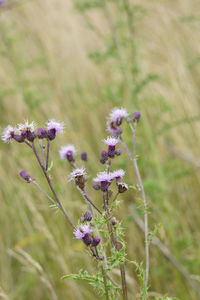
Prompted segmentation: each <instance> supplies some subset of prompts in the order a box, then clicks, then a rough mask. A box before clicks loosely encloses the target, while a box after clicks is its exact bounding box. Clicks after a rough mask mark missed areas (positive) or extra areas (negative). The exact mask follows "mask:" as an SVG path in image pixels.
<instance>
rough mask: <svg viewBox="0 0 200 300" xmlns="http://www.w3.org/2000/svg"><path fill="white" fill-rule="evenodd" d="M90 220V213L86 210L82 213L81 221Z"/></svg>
mask: <svg viewBox="0 0 200 300" xmlns="http://www.w3.org/2000/svg"><path fill="white" fill-rule="evenodd" d="M91 220H92V214H91V212H89V211H86V212H85V213H84V215H83V221H91Z"/></svg>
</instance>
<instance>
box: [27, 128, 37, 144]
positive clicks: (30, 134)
mask: <svg viewBox="0 0 200 300" xmlns="http://www.w3.org/2000/svg"><path fill="white" fill-rule="evenodd" d="M26 138H27V140H28V141H29V142H33V141H34V139H35V133H34V132H32V131H29V130H27V132H26Z"/></svg>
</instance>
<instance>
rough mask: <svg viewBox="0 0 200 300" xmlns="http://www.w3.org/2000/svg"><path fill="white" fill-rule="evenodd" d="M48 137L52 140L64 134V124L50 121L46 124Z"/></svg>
mask: <svg viewBox="0 0 200 300" xmlns="http://www.w3.org/2000/svg"><path fill="white" fill-rule="evenodd" d="M46 125H47V130H48V131H47V136H48V138H49V139H50V140H53V139H55V137H56V134H57V133H62V132H63V130H64V123H63V122H58V121H56V120H49V121H47V122H46Z"/></svg>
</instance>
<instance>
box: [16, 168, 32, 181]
mask: <svg viewBox="0 0 200 300" xmlns="http://www.w3.org/2000/svg"><path fill="white" fill-rule="evenodd" d="M19 175H20V176H21V177H22V178H23V179H24V180H25V181H26V182H28V183H31V182H32V181H33V179H32V178H31V176H30V175H29V174H28V173H27V171H25V170H21V171H20V172H19Z"/></svg>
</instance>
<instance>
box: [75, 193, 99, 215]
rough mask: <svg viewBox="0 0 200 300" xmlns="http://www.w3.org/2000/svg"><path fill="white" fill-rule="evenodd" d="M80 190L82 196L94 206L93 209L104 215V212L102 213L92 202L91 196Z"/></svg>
mask: <svg viewBox="0 0 200 300" xmlns="http://www.w3.org/2000/svg"><path fill="white" fill-rule="evenodd" d="M79 190H80V193H81V194H82V196H83V198H84V199H85V200H86V201H87V202H89V203H90V204H91V205H92V207H94V208H95V209H96V210H97V211H98V213H100V214H101V215H102V211H100V209H99V208H98V207H97V206H96V205H95V204H94V203H93V202H92V200H91V199H90V198H89V196H88V194H87V193H86V191H85V190H81V189H79Z"/></svg>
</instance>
